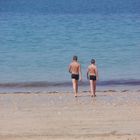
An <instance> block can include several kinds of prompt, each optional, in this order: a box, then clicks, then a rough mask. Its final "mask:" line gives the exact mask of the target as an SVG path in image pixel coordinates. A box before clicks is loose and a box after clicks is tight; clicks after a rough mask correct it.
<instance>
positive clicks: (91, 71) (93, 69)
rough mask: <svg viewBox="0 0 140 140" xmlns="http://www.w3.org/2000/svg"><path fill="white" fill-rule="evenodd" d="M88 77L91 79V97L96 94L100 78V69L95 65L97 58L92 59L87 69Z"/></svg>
mask: <svg viewBox="0 0 140 140" xmlns="http://www.w3.org/2000/svg"><path fill="white" fill-rule="evenodd" d="M87 78H88V79H89V80H90V92H91V97H93V96H94V97H95V96H96V94H95V92H96V80H98V70H97V66H96V65H95V60H94V59H92V60H91V64H90V65H89V66H88V70H87Z"/></svg>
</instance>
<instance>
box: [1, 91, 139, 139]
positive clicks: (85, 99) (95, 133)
mask: <svg viewBox="0 0 140 140" xmlns="http://www.w3.org/2000/svg"><path fill="white" fill-rule="evenodd" d="M139 100H140V90H135V91H133V90H105V91H97V97H96V98H91V97H90V96H89V92H88V91H83V92H80V93H79V96H78V97H77V98H75V97H74V95H73V93H71V92H67V93H62V92H59V93H53V92H52V93H45V92H21V93H17V92H15V93H1V94H0V140H66V139H67V140H75V139H76V140H139V139H140V125H139V124H140V102H139Z"/></svg>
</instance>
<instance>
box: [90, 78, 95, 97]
mask: <svg viewBox="0 0 140 140" xmlns="http://www.w3.org/2000/svg"><path fill="white" fill-rule="evenodd" d="M93 94H94V93H93V80H90V95H91V96H93Z"/></svg>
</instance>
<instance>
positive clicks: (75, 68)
mask: <svg viewBox="0 0 140 140" xmlns="http://www.w3.org/2000/svg"><path fill="white" fill-rule="evenodd" d="M69 72H70V73H71V74H79V76H80V81H81V80H82V72H81V65H80V64H79V63H78V62H77V60H73V61H72V63H71V64H70V65H69ZM72 85H73V90H74V95H75V97H77V94H78V80H76V79H72Z"/></svg>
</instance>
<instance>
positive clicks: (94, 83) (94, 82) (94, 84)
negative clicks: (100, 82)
mask: <svg viewBox="0 0 140 140" xmlns="http://www.w3.org/2000/svg"><path fill="white" fill-rule="evenodd" d="M93 89H94V97H95V96H96V94H95V93H96V81H93Z"/></svg>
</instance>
